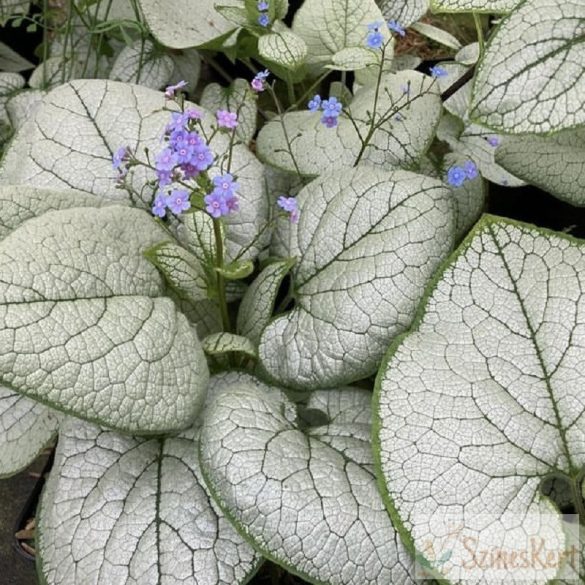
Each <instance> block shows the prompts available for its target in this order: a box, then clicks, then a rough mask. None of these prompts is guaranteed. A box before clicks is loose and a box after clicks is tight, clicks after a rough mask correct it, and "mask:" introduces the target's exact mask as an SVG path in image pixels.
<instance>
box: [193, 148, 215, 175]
mask: <svg viewBox="0 0 585 585" xmlns="http://www.w3.org/2000/svg"><path fill="white" fill-rule="evenodd" d="M191 164H192V165H193V166H194V167H195V168H196V169H197V170H198V171H199V172H201V171H206V170H207V169H208V168H209V167H210V166H211V165H212V164H213V153H212V152H211V150H210V149H209V147H208V146H207V145H206V144H201V145H199V146H196V147H195V148H194V155H193V157H192V159H191Z"/></svg>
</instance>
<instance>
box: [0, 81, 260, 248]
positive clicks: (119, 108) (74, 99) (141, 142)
mask: <svg viewBox="0 0 585 585" xmlns="http://www.w3.org/2000/svg"><path fill="white" fill-rule="evenodd" d="M166 103H167V101H166V100H165V98H164V95H163V94H162V93H159V92H156V91H153V90H150V89H148V88H145V87H141V86H137V85H131V84H125V83H119V82H114V81H104V80H82V81H74V82H71V83H68V84H66V85H63V86H60V87H59V88H57V89H55V90H53V91H52V92H50V93H49V94H48V95H47V97H46V98H45V100H44V102H43V103H42V105H41V107H40V109H39V110H38V111H37V114H36V116H35V117H34V118H33V119H31V120H29V121H28V122H27V123H26V124H24V125H23V126H22V128H21V129H20V130H19V131H18V133H17V134H16V136H15V137H14V139H13V140H12V142H11V145H10V147H9V148H8V150H7V152H6V155H5V157H4V159H3V161H2V167H1V168H0V183H3V184H7V183H13V184H15V183H27V184H30V185H34V186H37V187H51V188H59V189H78V190H80V191H85V192H87V193H90V194H92V195H96V196H99V197H104V198H107V199H113V200H123V201H128V202H130V203H131V204H133V205H136V206H138V207H144V208H146V209H149V208H150V206H151V203H152V199H153V197H154V192H153V191H154V190H153V188H145V185H146V182H147V181H149V180H152V179H154V178H155V176H154V174H153V171H152V170H151V169H147V168H146V167H139V168H136V169H133V170H132V171H130V175H131V176H130V182H131V185H132V187H133V188H134V190H135V192H136V193H140V194H142V197H143V199H142V200H135V198H134V199H132V198H130V197H129V195H128V193H127V191H124V190H121V189H118V188H116V181H115V172H114V170H113V169H112V156H113V153H114V152H116V151H117V150H118V148H120V147H121V146H124V145H128V146H130V147H131V148H132V149H133V150H134V151H135V152H136V154H137V155H138V156H139V157H141V158H142V160H144V159H145V157H144V148H148V149H149V151H150V153H151V154H152V153H157V152H159V151H160V150H161V148H162V146H161V140H160V139H161V136H162V134H163V132H164V128H165V126H166V125H167V124H168V121H169V117H170V114H169V112H165V111H163V108H164V106H165V104H166ZM189 106H193V104H187V107H189ZM195 107H196V106H195ZM204 116H205V117H204V123H205V124H206V131H207V132H208V133H209V132H210V127H209V124H210V122H211V121H212V120H213V116H212V114H211V113H209V112H205V113H204ZM229 144H230V138H229V136H227V135H224V134H221V133H220V134H218V135H216V136H215V138H214V139H213V142H212V144H211V149H212V150H213V152H214V153H215V154H216V155H217V157H222V156H223V155H224V154H225V153H226V152H227V150H228V148H229ZM134 171H135V172H134ZM218 173H220V169H219V168H218V167H217V165H216V166H215V167H213V168H212V169H211V174H212V175H214V174H218ZM231 173H232V174H234V175H236V176H237V180H238V183H239V185H240V190H239V191H238V194H239V196H240V210H239V211H238V213H232V214H230V215H229V216H227V217H226V218H225V223H226V225H227V231H226V247H227V256H228V259H232V258H233V257H235V256H236V255H237V254H238V253H239V252H241V251H242V250H243V249H245V250H246V252H245V256H246V259H250V258H253V257H254V256H255V255H256V254H257V253H258V251H259V250H260V249H261V247H262V246H263V243H262V242H261V241H256V240H257V235H258V232H259V231H260V230H261V229H262V225H263V222H264V219H265V217H266V215H267V200H266V195H265V183H264V178H263V174H264V171H263V166H262V165H261V164H260V163H259V162H258V161H257V160H256V158H255V157H254V155H253V154H252V153H251V152H250V151H249V149H248V148H247V147H245V146H243V145H235V146H234V150H233V155H232V165H231Z"/></svg>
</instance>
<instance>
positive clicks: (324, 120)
mask: <svg viewBox="0 0 585 585" xmlns="http://www.w3.org/2000/svg"><path fill="white" fill-rule="evenodd" d="M321 124H323V126H325V127H326V128H335V127H336V126H337V124H339V119H338V117H337V116H326V115H325V114H323V116H321Z"/></svg>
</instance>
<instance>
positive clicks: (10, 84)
mask: <svg viewBox="0 0 585 585" xmlns="http://www.w3.org/2000/svg"><path fill="white" fill-rule="evenodd" d="M24 84H25V80H24V77H23V76H22V75H21V74H20V73H4V72H0V123H4V124H7V123H9V122H10V120H9V118H8V113H7V111H6V104H7V103H8V100H9V99H10V98H11V97H12V96H13V95H15V94H16V93H17V92H18V90H20V89H22V88H23V87H24Z"/></svg>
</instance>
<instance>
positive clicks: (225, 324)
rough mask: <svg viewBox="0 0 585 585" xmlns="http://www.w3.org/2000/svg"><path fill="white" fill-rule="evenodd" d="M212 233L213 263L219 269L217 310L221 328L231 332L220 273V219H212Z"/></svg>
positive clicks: (221, 262) (221, 245) (217, 272)
mask: <svg viewBox="0 0 585 585" xmlns="http://www.w3.org/2000/svg"><path fill="white" fill-rule="evenodd" d="M213 234H214V236H215V247H216V256H215V265H216V267H217V268H218V269H219V270H216V275H217V297H218V303H219V311H220V313H221V323H222V328H223V330H224V331H227V332H228V333H231V330H232V325H231V323H230V316H229V313H228V308H227V300H226V294H225V278H224V276H223V274H222V273H221V270H223V254H224V250H223V237H222V233H221V220H220V219H214V220H213Z"/></svg>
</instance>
